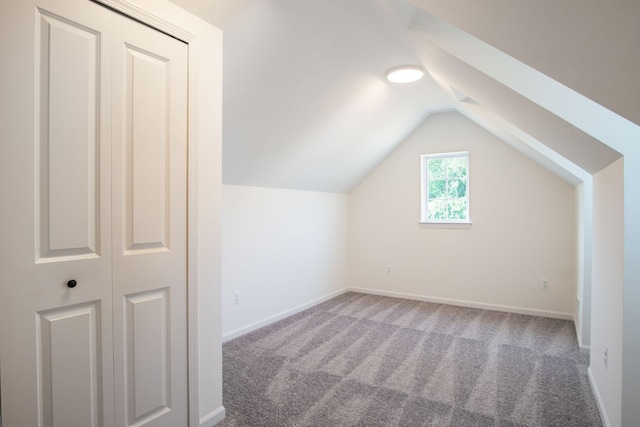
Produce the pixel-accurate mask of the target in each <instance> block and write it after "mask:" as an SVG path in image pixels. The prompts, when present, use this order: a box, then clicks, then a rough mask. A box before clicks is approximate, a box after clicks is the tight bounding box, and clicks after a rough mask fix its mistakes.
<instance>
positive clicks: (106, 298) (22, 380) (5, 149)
mask: <svg viewBox="0 0 640 427" xmlns="http://www.w3.org/2000/svg"><path fill="white" fill-rule="evenodd" d="M71 3H72V2H67V1H44V2H38V3H37V4H36V3H35V2H33V1H23V0H15V1H9V2H3V5H2V8H3V13H1V14H0V27H2V38H3V39H6V38H8V40H10V42H11V49H9V50H4V49H3V54H5V53H6V55H7V56H5V60H4V61H3V79H2V93H3V97H2V98H3V99H2V101H0V103H1V104H2V127H1V130H0V132H1V134H0V138H1V140H0V141H1V144H2V156H0V174H2V176H1V177H0V189H1V194H2V211H1V222H0V224H1V227H2V228H1V232H2V233H1V234H2V236H3V238H2V239H0V248H1V249H0V254H1V258H0V260H1V261H0V262H1V263H2V269H1V277H2V284H1V293H2V296H1V298H0V380H1V386H2V392H1V398H2V417H3V420H2V421H3V426H4V427H13V426H16V427H23V426H34V427H35V426H56V427H57V426H71V425H89V426H93V425H112V424H113V410H112V409H111V408H112V407H113V352H112V347H113V344H112V333H111V331H112V326H111V324H112V319H111V313H112V308H111V298H112V297H111V282H112V277H111V271H112V259H111V208H110V203H111V202H110V200H111V152H110V139H111V135H110V133H111V130H110V128H109V127H108V126H107V127H105V126H102V125H101V123H103V122H107V123H109V122H110V114H111V112H110V105H111V102H110V96H111V95H110V82H109V80H108V75H109V72H108V68H107V67H108V64H109V62H110V61H109V56H110V41H109V39H108V38H105V37H104V34H105V33H108V31H109V28H110V17H109V15H110V14H109V13H108V12H106V10H105V9H103V8H100V7H98V6H96V5H95V4H92V3H90V2H73V4H71ZM5 10H10V11H11V13H4V11H5ZM3 47H4V46H3ZM5 61H6V62H5ZM5 63H6V64H7V65H8V64H10V66H7V67H5V66H4V64H5ZM5 69H6V74H5ZM5 89H6V90H5ZM71 279H74V280H76V282H77V285H76V286H75V287H74V288H69V287H67V282H68V281H69V280H71ZM72 408H73V409H72Z"/></svg>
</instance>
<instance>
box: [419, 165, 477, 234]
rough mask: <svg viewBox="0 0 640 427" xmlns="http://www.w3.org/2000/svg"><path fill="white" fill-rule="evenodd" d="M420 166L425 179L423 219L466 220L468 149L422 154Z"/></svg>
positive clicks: (467, 217)
mask: <svg viewBox="0 0 640 427" xmlns="http://www.w3.org/2000/svg"><path fill="white" fill-rule="evenodd" d="M422 167H423V179H424V180H425V181H426V182H424V183H423V185H424V184H426V192H425V193H426V194H425V196H426V197H425V199H423V203H424V204H426V206H423V215H422V216H423V221H424V220H426V221H466V220H468V219H469V194H468V176H467V174H468V170H469V155H468V153H466V152H465V153H454V154H443V155H425V156H423V164H422ZM425 169H426V170H425ZM423 191H424V190H423ZM425 207H426V209H425ZM425 211H426V212H425ZM425 213H426V215H425Z"/></svg>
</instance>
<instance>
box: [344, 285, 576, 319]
mask: <svg viewBox="0 0 640 427" xmlns="http://www.w3.org/2000/svg"><path fill="white" fill-rule="evenodd" d="M348 290H349V291H353V292H361V293H364V294H373V295H382V296H387V297H395V298H405V299H412V300H417V301H427V302H435V303H439V304H449V305H457V306H460V307H470V308H480V309H483V310H493V311H504V312H507V313H516V314H527V315H530V316H541V317H550V318H553V319H563V320H573V314H572V313H562V312H559V311H548V310H538V309H535V308H524V307H514V306H510V305H499V304H487V303H482V302H474V301H464V300H458V299H450V298H439V297H430V296H427V295H417V294H405V293H403V292H394V291H383V290H379V289H369V288H357V287H350V288H348Z"/></svg>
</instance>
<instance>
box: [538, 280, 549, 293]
mask: <svg viewBox="0 0 640 427" xmlns="http://www.w3.org/2000/svg"><path fill="white" fill-rule="evenodd" d="M540 289H542V290H543V291H548V290H549V279H547V278H546V277H543V278H541V279H540Z"/></svg>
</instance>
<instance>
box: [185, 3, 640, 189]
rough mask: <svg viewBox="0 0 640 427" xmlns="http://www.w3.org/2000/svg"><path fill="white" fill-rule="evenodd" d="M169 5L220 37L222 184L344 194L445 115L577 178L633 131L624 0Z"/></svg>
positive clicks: (632, 66)
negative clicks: (392, 79) (407, 74)
mask: <svg viewBox="0 0 640 427" xmlns="http://www.w3.org/2000/svg"><path fill="white" fill-rule="evenodd" d="M173 1H174V3H177V4H178V5H180V6H182V7H184V8H185V9H187V10H190V11H192V12H193V13H195V14H197V15H199V16H200V17H202V18H203V19H205V20H208V21H209V22H211V23H212V24H214V25H215V26H217V27H219V28H221V29H222V30H224V54H223V57H224V80H223V81H224V83H223V91H224V95H223V182H224V183H226V184H237V185H253V186H266V187H279V188H292V189H303V190H314V191H329V192H349V191H350V190H351V189H352V188H353V187H354V186H355V185H357V183H358V182H359V181H360V180H361V179H362V178H363V177H364V176H366V175H367V174H368V173H369V172H370V171H371V170H372V169H373V168H374V167H375V166H376V165H377V164H379V163H380V162H381V161H382V160H383V159H384V158H385V157H386V156H387V155H388V154H389V153H390V152H391V151H393V150H394V149H395V148H396V147H397V146H398V145H399V144H400V143H401V142H402V141H403V140H404V139H405V138H406V137H407V136H408V135H409V134H410V133H411V132H412V131H413V129H414V128H415V127H416V126H417V125H418V124H420V123H421V122H422V121H423V120H424V119H425V118H426V117H428V116H429V115H430V114H434V113H437V112H441V111H447V110H457V111H459V112H460V113H462V114H464V115H466V116H467V117H469V118H470V119H471V120H473V121H475V122H476V123H478V124H480V125H481V126H483V127H484V128H486V129H487V130H488V131H490V132H492V133H494V134H496V135H497V136H499V137H500V138H501V139H503V140H504V141H505V142H506V143H509V144H511V145H513V146H514V147H515V148H516V149H518V150H520V151H521V152H522V153H523V154H525V155H527V156H529V157H530V158H532V159H533V160H534V161H536V162H538V163H540V164H541V165H543V166H544V167H546V168H548V169H549V170H551V171H552V172H554V173H556V174H557V175H559V176H561V177H562V178H564V179H565V180H566V181H567V182H569V183H571V184H577V183H578V182H580V181H581V180H582V179H584V177H585V176H588V175H589V174H592V173H595V172H597V171H598V170H600V169H602V168H603V167H605V166H607V165H608V164H610V163H611V162H612V161H614V160H615V159H616V158H618V157H619V156H620V154H619V153H618V152H616V151H615V150H614V149H612V148H610V147H615V146H616V145H615V142H616V141H617V140H618V139H619V138H620V135H621V133H623V132H624V131H623V130H625V129H627V130H628V129H630V130H632V132H631V134H633V135H637V134H638V130H639V129H640V128H638V124H640V102H638V99H640V85H639V84H638V83H637V82H636V81H635V79H636V78H637V76H639V75H640V55H638V53H637V45H638V42H640V25H637V22H638V20H639V19H640V2H637V1H634V0H615V1H612V2H602V1H600V0H569V1H563V2H558V1H555V0H544V1H538V2H530V1H524V0H519V1H514V0H487V1H485V2H477V1H474V0H460V1H456V2H450V1H445V0H322V1H320V0H316V1H312V0H210V1H206V2H205V1H201V0H200V1H199V0H173ZM480 3H482V4H480ZM405 64H416V65H420V66H422V67H424V68H425V69H426V70H427V71H428V76H427V77H426V78H424V79H422V80H420V81H418V82H415V83H410V84H406V85H398V84H393V83H389V82H387V81H386V79H385V72H386V71H387V70H388V69H390V68H393V67H396V66H399V65H405ZM627 134H630V133H629V132H627ZM623 139H624V138H623ZM638 143H640V141H638Z"/></svg>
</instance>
